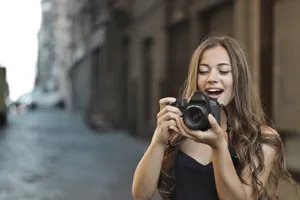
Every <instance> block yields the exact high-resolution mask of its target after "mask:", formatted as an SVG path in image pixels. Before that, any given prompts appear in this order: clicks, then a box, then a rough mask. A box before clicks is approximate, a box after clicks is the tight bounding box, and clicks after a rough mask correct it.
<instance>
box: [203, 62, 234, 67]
mask: <svg viewBox="0 0 300 200" xmlns="http://www.w3.org/2000/svg"><path fill="white" fill-rule="evenodd" d="M223 65H227V66H229V67H231V65H230V64H228V63H224V62H223V63H218V65H217V66H218V67H220V66H223ZM199 66H205V67H209V64H206V63H200V65H199Z"/></svg>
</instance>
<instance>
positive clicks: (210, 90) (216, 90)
mask: <svg viewBox="0 0 300 200" xmlns="http://www.w3.org/2000/svg"><path fill="white" fill-rule="evenodd" d="M207 91H208V92H221V91H222V90H219V89H207Z"/></svg>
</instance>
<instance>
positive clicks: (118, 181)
mask: <svg viewBox="0 0 300 200" xmlns="http://www.w3.org/2000/svg"><path fill="white" fill-rule="evenodd" d="M9 121H10V124H9V126H8V127H7V128H6V129H3V130H1V134H0V200H132V199H133V198H132V195H131V183H132V175H133V172H134V169H135V167H136V164H137V163H138V161H139V159H140V158H141V156H142V154H143V152H144V151H145V149H146V144H145V143H144V142H142V141H138V140H136V139H133V138H131V137H130V136H128V135H126V134H124V133H93V132H91V131H89V130H88V129H87V128H85V126H84V125H83V123H82V119H81V118H80V117H79V116H78V115H75V114H72V115H71V114H68V113H61V112H58V111H52V112H48V113H43V112H35V113H27V114H21V115H17V116H11V117H10V119H9ZM282 188H284V189H283V190H282V191H283V192H282V193H281V196H282V198H281V199H282V200H288V199H290V198H287V197H288V196H289V195H290V193H291V191H292V190H291V188H290V186H287V185H286V184H282ZM154 199H155V200H158V199H159V198H157V197H156V198H154ZM299 199H300V197H299Z"/></svg>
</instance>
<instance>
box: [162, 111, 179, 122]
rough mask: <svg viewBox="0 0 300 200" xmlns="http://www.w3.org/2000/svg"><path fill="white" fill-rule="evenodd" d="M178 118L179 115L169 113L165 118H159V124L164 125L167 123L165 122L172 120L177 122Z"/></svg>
mask: <svg viewBox="0 0 300 200" xmlns="http://www.w3.org/2000/svg"><path fill="white" fill-rule="evenodd" d="M177 117H178V115H177V114H175V113H172V112H167V113H166V114H164V115H163V116H161V117H160V118H158V122H160V123H162V122H165V121H169V120H171V119H173V120H175V119H176V118H177Z"/></svg>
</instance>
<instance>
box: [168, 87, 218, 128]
mask: <svg viewBox="0 0 300 200" xmlns="http://www.w3.org/2000/svg"><path fill="white" fill-rule="evenodd" d="M170 105H171V106H175V107H177V108H179V110H180V111H181V112H182V114H183V115H182V118H183V121H184V123H185V125H186V126H187V127H189V128H190V129H193V130H201V131H206V130H208V129H210V128H211V126H210V123H209V121H208V115H209V114H212V115H213V116H214V117H215V119H216V120H217V122H218V124H220V104H219V103H218V101H217V99H215V98H211V97H209V96H208V94H207V93H206V92H202V91H199V90H198V91H195V92H194V94H193V96H192V98H191V99H190V101H189V102H187V100H186V99H180V100H176V102H175V103H172V104H170Z"/></svg>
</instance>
